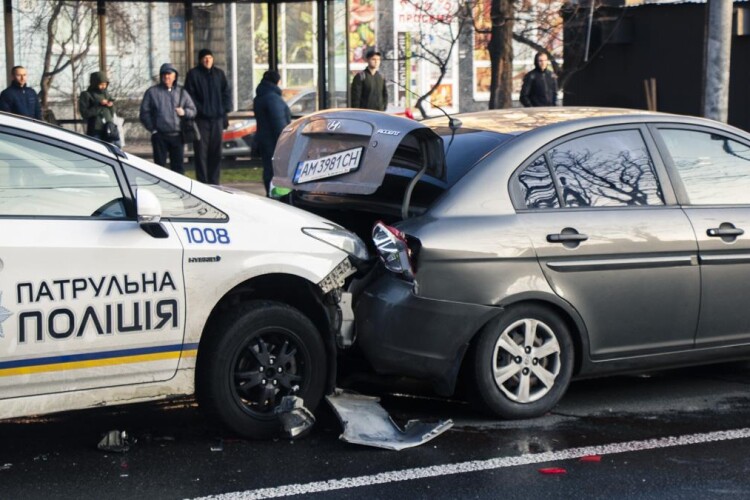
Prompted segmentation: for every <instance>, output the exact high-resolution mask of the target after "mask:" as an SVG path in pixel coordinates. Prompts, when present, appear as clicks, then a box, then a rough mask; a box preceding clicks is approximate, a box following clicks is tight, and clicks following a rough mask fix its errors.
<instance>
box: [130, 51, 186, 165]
mask: <svg viewBox="0 0 750 500" xmlns="http://www.w3.org/2000/svg"><path fill="white" fill-rule="evenodd" d="M177 77H178V74H177V70H176V69H175V68H174V66H172V65H171V64H170V63H165V64H162V65H161V68H160V69H159V80H160V82H161V83H159V84H157V85H154V86H153V87H151V88H149V89H148V90H147V91H146V93H145V94H144V96H143V102H142V103H141V113H140V119H141V123H142V124H143V126H144V127H146V129H147V130H150V131H151V145H152V146H153V148H154V163H156V164H157V165H161V166H162V167H166V166H167V157H169V164H170V167H171V168H172V170H173V171H174V172H178V173H180V174H184V173H185V167H184V165H183V161H184V158H185V144H184V142H183V141H182V133H181V127H180V121H181V120H183V119H194V118H195V115H196V109H195V104H194V103H193V99H192V98H191V97H190V94H188V93H187V91H186V90H185V89H184V88H183V87H180V86H179V85H177Z"/></svg>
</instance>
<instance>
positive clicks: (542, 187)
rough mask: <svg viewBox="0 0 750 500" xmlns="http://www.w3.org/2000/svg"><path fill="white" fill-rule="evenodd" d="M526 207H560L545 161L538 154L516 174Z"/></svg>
mask: <svg viewBox="0 0 750 500" xmlns="http://www.w3.org/2000/svg"><path fill="white" fill-rule="evenodd" d="M518 183H519V184H520V188H521V195H522V197H523V200H524V203H525V204H526V208H560V200H559V199H558V198H557V191H556V190H555V183H554V182H553V181H552V176H551V175H550V173H549V169H548V168H547V161H546V160H545V159H544V156H540V157H539V158H537V159H536V160H534V162H533V163H532V164H531V165H529V166H528V167H526V168H525V169H523V171H522V172H521V173H520V174H518Z"/></svg>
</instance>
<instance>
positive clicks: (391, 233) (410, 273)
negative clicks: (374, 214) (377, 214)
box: [372, 222, 414, 280]
mask: <svg viewBox="0 0 750 500" xmlns="http://www.w3.org/2000/svg"><path fill="white" fill-rule="evenodd" d="M372 241H373V242H374V243H375V247H376V248H377V249H378V254H380V260H382V261H383V264H384V265H385V268H386V269H388V270H389V271H391V272H394V273H398V274H403V275H404V276H405V277H406V278H408V279H410V280H413V279H414V268H413V266H412V264H411V258H410V257H411V250H409V245H408V244H407V242H406V236H405V235H404V233H402V232H401V231H399V230H398V229H396V228H395V227H391V226H389V225H387V224H384V223H383V222H377V223H375V226H373V228H372Z"/></svg>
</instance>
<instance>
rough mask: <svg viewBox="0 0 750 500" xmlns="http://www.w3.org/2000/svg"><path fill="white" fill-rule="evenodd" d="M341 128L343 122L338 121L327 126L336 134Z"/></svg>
mask: <svg viewBox="0 0 750 500" xmlns="http://www.w3.org/2000/svg"><path fill="white" fill-rule="evenodd" d="M340 127H341V122H340V121H338V120H331V121H329V122H328V124H327V125H326V128H327V129H328V131H329V132H335V131H337V130H338V129H339V128H340Z"/></svg>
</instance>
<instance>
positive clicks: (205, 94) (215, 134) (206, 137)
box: [185, 49, 232, 184]
mask: <svg viewBox="0 0 750 500" xmlns="http://www.w3.org/2000/svg"><path fill="white" fill-rule="evenodd" d="M185 90H187V91H188V94H190V97H192V98H193V102H194V103H195V107H196V108H197V109H198V115H197V117H196V119H195V123H197V124H198V129H199V130H200V135H201V138H200V140H198V141H195V142H194V143H193V150H194V151H195V176H196V178H197V179H198V180H199V181H200V182H204V183H208V184H219V173H220V172H219V163H220V162H221V135H222V131H223V130H224V129H225V128H227V127H228V126H229V120H228V119H227V113H229V111H230V110H231V108H232V99H231V95H230V94H229V83H227V77H226V75H225V74H224V72H223V71H222V70H220V69H219V68H217V67H215V66H214V55H213V53H212V52H211V51H210V50H208V49H201V50H200V52H198V66H196V67H195V68H193V69H191V70H190V71H188V74H187V78H186V79H185Z"/></svg>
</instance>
